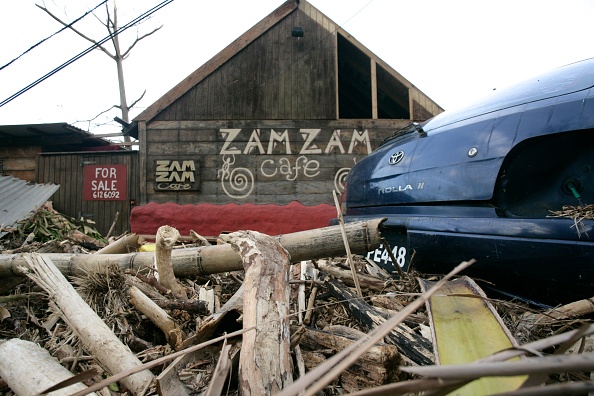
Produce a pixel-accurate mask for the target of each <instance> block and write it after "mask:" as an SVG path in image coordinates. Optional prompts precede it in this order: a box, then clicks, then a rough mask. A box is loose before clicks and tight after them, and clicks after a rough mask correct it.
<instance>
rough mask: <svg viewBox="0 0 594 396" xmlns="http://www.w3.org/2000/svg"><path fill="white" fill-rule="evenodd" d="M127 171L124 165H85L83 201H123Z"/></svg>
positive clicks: (124, 198)
mask: <svg viewBox="0 0 594 396" xmlns="http://www.w3.org/2000/svg"><path fill="white" fill-rule="evenodd" d="M127 172H128V169H127V166H126V165H85V167H84V169H83V199H84V200H85V201H125V200H126V199H127V197H126V187H127V184H128V177H127Z"/></svg>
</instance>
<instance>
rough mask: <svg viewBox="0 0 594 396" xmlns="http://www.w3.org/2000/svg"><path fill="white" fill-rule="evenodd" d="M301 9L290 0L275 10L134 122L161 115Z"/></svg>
mask: <svg viewBox="0 0 594 396" xmlns="http://www.w3.org/2000/svg"><path fill="white" fill-rule="evenodd" d="M298 7H299V3H298V2H296V1H295V0H288V1H286V2H285V3H283V4H282V5H281V6H280V7H278V8H277V9H276V10H274V11H273V12H272V13H271V14H270V15H268V16H267V17H266V18H264V19H262V20H261V21H260V22H258V23H257V24H256V25H254V26H253V27H252V28H251V29H249V30H248V31H247V32H245V33H244V34H242V35H241V36H240V37H238V38H237V39H236V40H235V41H233V42H232V43H231V44H229V45H228V46H227V47H226V48H225V49H224V50H222V51H221V52H219V53H218V54H216V55H215V56H214V57H213V58H211V59H210V60H209V61H208V62H206V63H205V64H204V65H202V66H201V67H199V68H198V69H197V70H196V71H194V72H193V73H192V74H190V75H189V76H188V77H186V78H185V79H183V80H182V81H181V82H180V83H179V84H177V85H176V86H175V87H173V88H172V89H171V90H170V91H169V92H167V93H166V94H165V95H163V96H162V97H161V98H160V99H159V100H157V101H156V102H155V103H153V104H152V105H150V106H149V107H147V108H146V109H145V110H144V111H143V112H142V113H140V114H139V115H138V116H136V117H135V118H134V120H133V121H148V120H150V119H152V118H153V117H154V116H156V115H157V114H159V112H161V111H162V110H163V109H165V108H166V107H167V106H169V105H170V104H171V103H173V102H174V101H175V100H176V99H178V98H179V97H180V96H182V95H183V94H184V93H186V92H187V91H188V90H190V89H191V88H192V87H193V86H194V85H196V84H198V83H199V82H200V81H202V80H203V79H204V78H205V77H206V76H208V75H209V74H210V73H212V72H213V71H214V70H216V69H217V68H218V67H220V66H221V65H223V64H224V63H225V62H227V61H228V60H229V59H230V58H231V57H233V56H234V55H236V54H237V53H238V52H239V51H241V50H242V49H244V48H245V47H247V46H248V45H249V44H250V43H251V42H253V41H254V40H255V39H256V38H258V36H260V35H261V34H262V33H264V32H266V31H267V30H268V29H270V28H271V27H272V26H274V25H275V24H276V23H278V22H279V21H280V20H281V19H283V18H284V17H286V16H287V15H289V14H290V13H291V12H293V11H294V10H296V9H297V8H298Z"/></svg>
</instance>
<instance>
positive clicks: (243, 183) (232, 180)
mask: <svg viewBox="0 0 594 396" xmlns="http://www.w3.org/2000/svg"><path fill="white" fill-rule="evenodd" d="M234 163H235V156H232V158H228V157H223V166H222V167H221V169H220V170H219V175H220V178H221V186H222V187H223V191H225V194H227V196H228V197H230V198H235V199H241V198H245V197H247V196H249V195H250V194H251V193H252V191H253V190H254V175H253V174H252V172H251V171H250V170H249V169H247V168H235V169H233V170H231V171H229V169H230V167H231V165H233V164H234ZM227 187H229V189H230V190H231V192H229V190H227Z"/></svg>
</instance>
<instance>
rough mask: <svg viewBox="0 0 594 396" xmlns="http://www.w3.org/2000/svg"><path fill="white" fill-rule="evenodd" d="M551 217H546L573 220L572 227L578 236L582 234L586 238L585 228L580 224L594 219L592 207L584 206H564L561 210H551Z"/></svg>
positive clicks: (593, 207) (593, 208)
mask: <svg viewBox="0 0 594 396" xmlns="http://www.w3.org/2000/svg"><path fill="white" fill-rule="evenodd" d="M550 212H551V215H549V216H548V217H567V218H570V219H573V221H574V227H575V229H576V231H577V233H578V236H580V237H581V234H582V232H584V233H585V234H586V236H588V234H587V233H586V227H585V226H584V224H583V223H582V220H592V219H594V205H585V206H571V205H565V206H563V209H562V210H558V211H554V210H551V211H550Z"/></svg>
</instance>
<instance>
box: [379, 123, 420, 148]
mask: <svg viewBox="0 0 594 396" xmlns="http://www.w3.org/2000/svg"><path fill="white" fill-rule="evenodd" d="M413 132H417V133H418V134H419V137H425V136H427V132H425V131H424V130H423V127H421V125H419V123H418V122H413V123H412V124H409V125H407V126H405V127H404V128H402V129H399V130H397V131H396V132H394V133H392V134H391V135H390V136H388V137H387V138H385V139H384V140H382V142H381V143H380V145H379V147H381V146H383V145H384V144H386V143H388V142H389V141H391V140H394V139H396V138H399V137H400V136H404V135H408V134H409V133H413Z"/></svg>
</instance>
